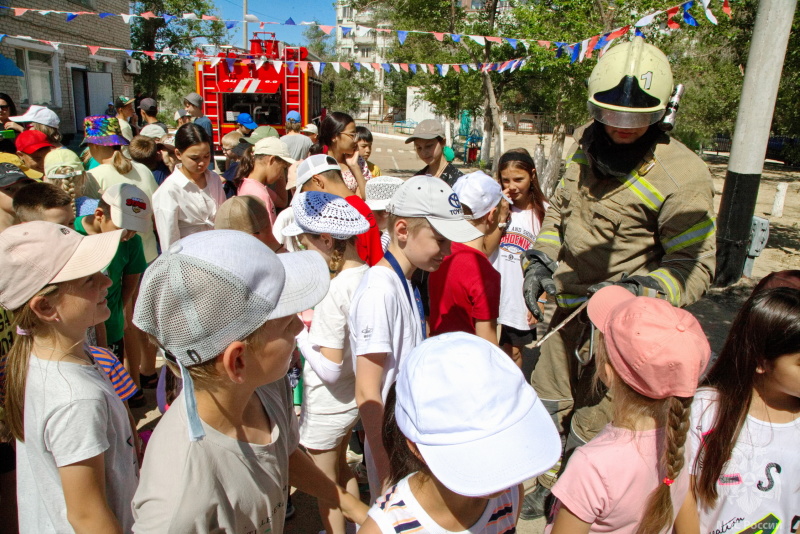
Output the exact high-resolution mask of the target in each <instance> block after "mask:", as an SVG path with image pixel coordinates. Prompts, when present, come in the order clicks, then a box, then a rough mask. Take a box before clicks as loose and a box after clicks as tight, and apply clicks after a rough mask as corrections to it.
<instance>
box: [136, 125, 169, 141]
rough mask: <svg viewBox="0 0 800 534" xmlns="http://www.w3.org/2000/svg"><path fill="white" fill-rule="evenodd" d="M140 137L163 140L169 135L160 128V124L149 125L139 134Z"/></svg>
mask: <svg viewBox="0 0 800 534" xmlns="http://www.w3.org/2000/svg"><path fill="white" fill-rule="evenodd" d="M139 135H143V136H145V137H149V138H151V139H156V140H159V141H160V140H161V138H162V137H164V136H165V135H167V132H166V131H164V128H162V127H161V126H159V125H158V124H148V125H147V126H145V127H144V128H142V131H141V132H139Z"/></svg>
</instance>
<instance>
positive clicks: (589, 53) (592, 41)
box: [586, 35, 600, 58]
mask: <svg viewBox="0 0 800 534" xmlns="http://www.w3.org/2000/svg"><path fill="white" fill-rule="evenodd" d="M599 40H600V36H599V35H595V36H594V37H592V38H591V39H589V43H588V44H587V45H586V57H589V58H590V57H592V51H594V45H596V44H597V41H599Z"/></svg>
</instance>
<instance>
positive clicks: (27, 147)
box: [15, 130, 55, 172]
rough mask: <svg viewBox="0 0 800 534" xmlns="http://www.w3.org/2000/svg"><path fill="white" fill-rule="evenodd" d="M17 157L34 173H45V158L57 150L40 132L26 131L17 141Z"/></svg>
mask: <svg viewBox="0 0 800 534" xmlns="http://www.w3.org/2000/svg"><path fill="white" fill-rule="evenodd" d="M15 144H16V147H17V156H18V157H19V159H21V160H22V161H23V162H24V163H25V165H27V166H28V167H29V168H31V169H33V170H34V171H38V172H44V158H45V156H47V154H49V153H50V152H52V151H53V149H54V148H55V147H54V146H53V144H52V143H51V142H50V141H49V140H48V139H47V136H46V135H45V134H43V133H42V132H40V131H38V130H25V131H24V132H22V133H21V134H19V135H18V136H17V139H16V141H15Z"/></svg>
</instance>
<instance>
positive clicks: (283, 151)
mask: <svg viewBox="0 0 800 534" xmlns="http://www.w3.org/2000/svg"><path fill="white" fill-rule="evenodd" d="M253 155H254V156H276V157H278V158H281V159H282V160H283V161H285V162H286V163H288V164H289V165H291V164H293V163H295V162H296V161H297V160H296V159H294V158H292V157H291V156H290V155H289V147H287V146H286V143H284V142H283V141H281V140H280V139H278V138H277V137H265V138H264V139H261V140H260V141H258V142H257V143H256V144H255V145H253Z"/></svg>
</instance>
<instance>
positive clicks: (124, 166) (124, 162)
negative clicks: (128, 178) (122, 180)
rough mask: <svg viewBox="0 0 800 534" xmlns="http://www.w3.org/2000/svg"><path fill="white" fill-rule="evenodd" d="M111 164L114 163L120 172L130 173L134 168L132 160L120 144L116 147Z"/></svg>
mask: <svg viewBox="0 0 800 534" xmlns="http://www.w3.org/2000/svg"><path fill="white" fill-rule="evenodd" d="M111 165H113V166H114V168H115V169H116V170H117V172H118V173H120V174H128V173H129V172H131V170H132V169H133V164H132V163H131V160H129V159H128V158H126V157H125V155H124V154H123V153H122V150H121V149H120V147H119V146H115V147H114V157H113V158H112V160H111Z"/></svg>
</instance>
